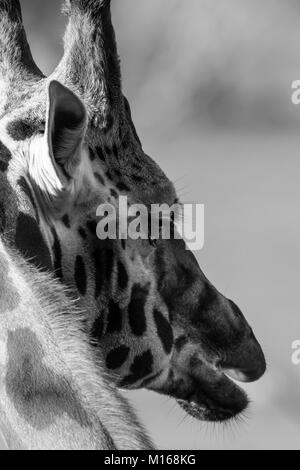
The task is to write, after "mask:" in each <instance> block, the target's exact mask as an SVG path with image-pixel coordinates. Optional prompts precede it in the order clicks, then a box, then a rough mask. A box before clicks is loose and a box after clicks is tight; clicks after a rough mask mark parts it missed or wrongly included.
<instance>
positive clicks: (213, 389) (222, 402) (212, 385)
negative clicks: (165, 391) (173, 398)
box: [177, 370, 249, 422]
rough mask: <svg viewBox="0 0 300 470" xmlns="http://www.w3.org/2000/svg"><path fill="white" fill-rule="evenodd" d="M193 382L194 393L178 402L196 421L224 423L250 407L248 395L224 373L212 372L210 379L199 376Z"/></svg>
mask: <svg viewBox="0 0 300 470" xmlns="http://www.w3.org/2000/svg"><path fill="white" fill-rule="evenodd" d="M234 380H236V379H234ZM193 381H194V386H193V391H192V392H191V393H190V394H189V395H188V396H186V398H185V399H179V400H177V401H178V404H179V405H180V407H181V408H182V409H183V410H184V411H185V412H186V413H187V414H189V415H190V416H192V417H193V418H195V419H198V420H201V421H215V422H222V421H226V420H230V419H232V418H234V417H236V416H237V415H239V414H240V413H242V412H243V411H244V410H245V409H246V408H247V406H248V403H249V401H248V397H247V395H246V393H245V392H244V391H243V390H242V389H241V388H240V387H239V386H238V385H237V384H236V383H235V382H234V381H233V380H231V378H229V377H228V376H227V375H225V373H224V372H223V371H217V370H215V371H214V370H210V374H209V379H206V378H205V377H203V376H202V377H199V376H198V377H197V378H195V377H194V379H193Z"/></svg>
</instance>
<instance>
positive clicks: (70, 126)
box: [47, 81, 87, 180]
mask: <svg viewBox="0 0 300 470" xmlns="http://www.w3.org/2000/svg"><path fill="white" fill-rule="evenodd" d="M86 128H87V113H86V110H85V107H84V104H83V102H82V101H81V100H80V99H79V98H78V97H77V96H76V95H75V94H74V93H73V92H72V91H70V90H69V89H68V88H66V87H65V86H63V85H61V84H60V83H59V82H57V81H52V82H51V83H50V86H49V106H48V120H47V139H48V149H49V153H50V156H51V158H52V161H53V163H54V164H55V166H56V167H57V169H58V170H61V172H62V174H63V176H64V177H65V178H66V179H67V180H70V179H71V178H72V176H73V175H74V172H75V170H76V168H77V167H78V165H79V163H80V159H81V147H82V143H83V140H84V137H85V133H86Z"/></svg>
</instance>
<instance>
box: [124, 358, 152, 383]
mask: <svg viewBox="0 0 300 470" xmlns="http://www.w3.org/2000/svg"><path fill="white" fill-rule="evenodd" d="M130 372H131V374H130V375H128V376H127V377H125V378H124V379H123V380H122V381H121V384H120V387H129V386H130V385H134V384H136V383H137V382H139V381H140V380H141V379H143V378H144V377H147V375H150V374H152V372H153V356H152V352H151V350H150V349H149V350H148V351H146V352H144V353H143V354H142V355H141V356H136V357H135V359H134V361H133V363H132V365H131V367H130Z"/></svg>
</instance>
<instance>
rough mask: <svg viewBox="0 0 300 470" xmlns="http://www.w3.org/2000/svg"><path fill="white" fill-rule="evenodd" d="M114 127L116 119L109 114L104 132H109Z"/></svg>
mask: <svg viewBox="0 0 300 470" xmlns="http://www.w3.org/2000/svg"><path fill="white" fill-rule="evenodd" d="M113 125H114V117H113V115H112V114H109V115H108V116H107V118H106V125H105V128H104V132H105V133H107V132H109V131H110V130H111V129H112V127H113Z"/></svg>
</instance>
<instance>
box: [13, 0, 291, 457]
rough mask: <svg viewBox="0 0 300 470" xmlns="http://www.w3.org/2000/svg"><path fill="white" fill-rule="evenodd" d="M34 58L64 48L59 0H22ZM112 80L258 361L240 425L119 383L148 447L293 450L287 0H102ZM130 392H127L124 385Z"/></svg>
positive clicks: (44, 64)
mask: <svg viewBox="0 0 300 470" xmlns="http://www.w3.org/2000/svg"><path fill="white" fill-rule="evenodd" d="M21 3H22V6H23V12H24V19H25V24H26V28H27V32H28V36H29V40H30V44H31V47H32V51H33V54H34V56H35V59H36V60H37V63H38V64H39V66H40V67H41V69H42V70H43V71H44V72H45V73H50V72H51V71H52V70H53V68H54V67H55V65H56V64H57V63H58V61H59V59H60V57H61V55H62V35H63V30H64V26H65V18H64V17H63V16H60V15H59V11H60V5H61V1H60V0H51V2H41V1H40V0H21ZM113 16H114V22H115V26H116V31H117V37H118V41H119V52H120V55H121V59H122V65H123V68H122V70H123V84H124V91H125V93H126V94H127V96H128V98H129V100H130V102H131V105H132V110H133V116H134V120H135V123H136V126H137V128H138V131H139V134H140V137H141V138H142V141H143V144H144V148H145V150H146V151H147V152H148V153H149V154H150V155H152V157H153V158H154V159H155V160H156V161H157V162H158V163H159V164H160V165H161V166H162V168H163V169H164V170H165V171H166V173H167V174H168V176H169V177H170V179H172V180H173V181H175V183H176V187H177V189H178V192H179V194H180V195H181V198H182V200H183V201H185V202H198V203H203V204H205V207H206V219H205V221H206V227H205V229H206V243H205V247H204V249H203V250H202V251H201V252H200V253H199V254H198V258H199V262H200V264H201V267H202V268H203V270H204V271H205V273H206V274H207V276H208V278H209V279H210V280H211V281H212V282H213V283H214V285H215V286H216V287H217V288H218V289H219V290H220V291H221V292H223V293H224V294H226V295H227V296H229V297H230V298H233V299H234V300H235V301H236V302H237V303H238V304H239V306H240V307H241V308H242V310H243V312H244V313H245V316H246V317H247V319H248V321H249V322H250V323H251V325H252V326H253V329H254V331H255V333H256V335H257V337H258V339H259V340H260V342H261V344H262V346H263V348H264V350H265V353H266V356H267V360H268V365H269V370H268V373H267V374H266V376H265V377H264V378H263V379H262V380H260V381H259V382H257V383H254V384H251V385H249V386H248V385H247V386H246V387H245V388H246V389H247V390H248V392H249V395H250V397H251V399H252V405H251V407H250V409H249V411H248V412H247V416H246V417H245V420H244V422H242V423H239V424H237V423H231V424H229V425H227V426H224V425H223V426H221V425H210V424H205V423H199V422H196V421H193V420H192V419H191V418H187V417H185V416H184V414H183V413H182V412H181V410H180V409H179V408H178V407H177V405H176V404H175V403H174V402H173V401H172V400H168V399H167V398H165V397H160V396H158V395H155V394H151V393H150V392H134V393H130V394H129V395H130V397H131V399H132V400H133V402H134V404H135V406H136V408H137V409H138V411H139V413H140V416H141V417H142V419H143V421H144V423H145V425H146V426H147V428H148V429H149V430H150V432H151V434H152V436H153V438H154V440H155V441H156V443H157V445H158V446H159V447H160V448H168V449H240V448H244V449H253V448H257V449H278V448H286V449H287V448H290V449H295V448H298V449H299V448H300V439H299V436H300V366H298V367H296V366H294V365H292V362H291V355H292V349H291V344H292V342H293V341H294V340H296V339H300V311H299V303H300V302H299V295H300V250H299V242H300V214H299V209H300V188H299V187H300V159H299V156H298V151H299V146H300V135H299V134H300V133H299V128H300V106H299V107H297V106H294V105H293V104H292V103H291V94H292V90H291V83H292V81H293V80H297V79H300V56H299V51H298V48H299V47H300V46H299V44H300V28H299V16H300V3H299V1H298V0H284V1H283V0H265V1H264V2H261V0H251V1H250V0H227V1H226V2H220V1H219V0H188V1H184V2H183V1H181V0H164V1H161V0H151V2H149V1H147V0H126V1H124V0H114V1H113ZM127 395H128V394H127Z"/></svg>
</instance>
